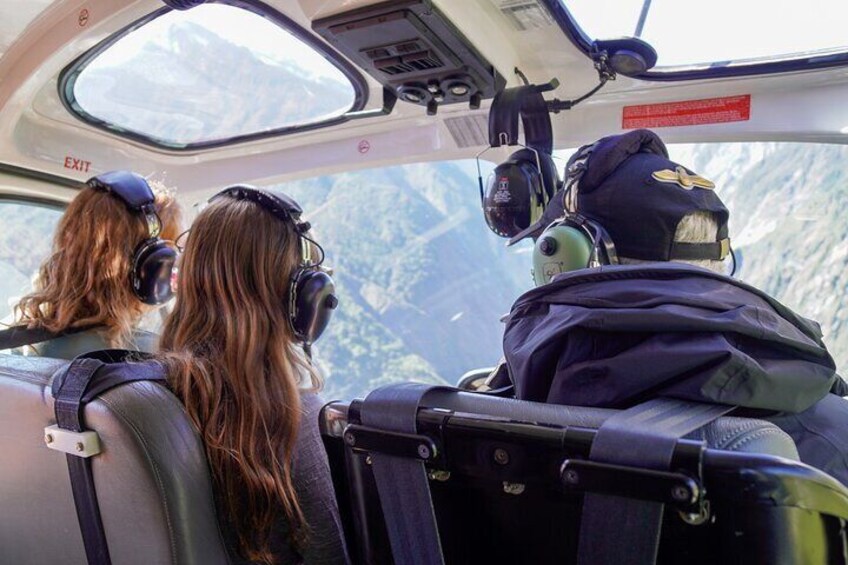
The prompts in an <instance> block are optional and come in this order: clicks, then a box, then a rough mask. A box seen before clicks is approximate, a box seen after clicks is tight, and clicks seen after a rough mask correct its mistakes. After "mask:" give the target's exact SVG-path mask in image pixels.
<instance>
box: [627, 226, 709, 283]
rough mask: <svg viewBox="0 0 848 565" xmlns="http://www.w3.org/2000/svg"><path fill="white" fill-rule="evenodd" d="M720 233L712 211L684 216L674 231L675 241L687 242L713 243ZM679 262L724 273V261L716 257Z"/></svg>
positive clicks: (637, 261)
mask: <svg viewBox="0 0 848 565" xmlns="http://www.w3.org/2000/svg"><path fill="white" fill-rule="evenodd" d="M717 235H718V222H717V221H716V219H715V216H714V215H713V214H712V213H711V212H703V211H699V212H693V213H691V214H688V215H686V216H684V217H683V219H682V220H680V223H679V224H677V229H676V230H675V232H674V241H679V242H686V243H713V242H715V240H716V236H717ZM618 260H619V262H620V263H621V264H622V265H642V264H644V263H655V262H656V261H644V260H641V259H630V258H627V257H619V258H618ZM675 261H676V262H679V263H687V264H689V265H695V266H698V267H703V268H705V269H710V270H711V271H715V272H717V273H721V274H724V272H725V266H724V261H719V260H716V259H691V260H685V261H684V260H675Z"/></svg>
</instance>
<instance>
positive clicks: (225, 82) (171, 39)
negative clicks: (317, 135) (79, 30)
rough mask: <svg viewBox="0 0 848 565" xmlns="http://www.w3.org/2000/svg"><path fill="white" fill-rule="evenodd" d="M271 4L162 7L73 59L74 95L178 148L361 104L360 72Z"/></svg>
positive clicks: (73, 100)
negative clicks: (267, 7)
mask: <svg viewBox="0 0 848 565" xmlns="http://www.w3.org/2000/svg"><path fill="white" fill-rule="evenodd" d="M257 9H258V8H257ZM266 12H267V13H265V14H262V15H260V14H259V13H255V12H252V11H249V10H247V9H243V8H238V7H235V6H228V5H225V4H205V5H202V6H198V7H196V8H193V9H191V10H186V11H167V10H163V11H160V12H158V13H157V14H156V15H155V17H152V18H151V19H149V20H148V21H147V22H145V23H143V25H140V26H137V27H136V28H135V29H131V30H130V31H128V32H125V33H123V34H119V35H118V37H117V38H112V39H111V40H110V41H107V42H106V44H105V45H101V46H100V47H99V48H96V49H95V50H94V51H92V52H91V53H89V54H88V55H87V56H86V57H84V58H83V59H82V60H81V61H79V62H78V63H76V64H75V65H74V66H73V67H71V69H70V70H69V71H68V72H66V73H65V76H64V77H63V90H64V95H65V100H66V102H67V103H68V105H69V106H70V108H71V110H72V111H74V112H75V113H77V114H78V115H79V116H80V117H82V118H83V119H85V120H87V121H89V122H93V123H95V124H97V125H100V126H101V127H106V128H108V129H111V130H113V131H116V132H120V133H122V134H125V135H128V136H131V137H136V138H141V139H143V140H145V141H148V142H152V143H155V144H158V145H163V146H167V147H173V148H191V147H198V146H209V145H220V144H224V143H228V142H232V141H235V140H240V139H245V138H251V137H257V136H262V135H270V134H277V133H284V132H289V131H296V130H298V129H303V128H307V127H316V126H317V125H322V124H328V123H332V122H333V121H334V120H336V119H338V118H339V117H340V116H342V115H343V114H344V113H346V112H348V111H350V110H357V109H359V108H361V106H362V104H364V100H363V99H362V91H363V88H362V86H361V80H362V79H361V77H360V76H359V75H358V73H356V71H354V70H352V69H351V68H349V67H346V66H344V65H343V64H342V63H339V62H337V61H334V60H332V58H331V54H330V53H329V51H326V50H324V48H323V47H321V46H319V44H318V43H317V42H313V40H312V39H311V36H309V35H308V34H307V32H305V31H303V30H301V29H299V28H297V27H296V26H294V24H291V23H289V22H287V21H286V20H285V19H284V18H283V16H281V15H279V14H271V13H270V11H269V10H266ZM284 26H287V27H284ZM354 81H355V82H354Z"/></svg>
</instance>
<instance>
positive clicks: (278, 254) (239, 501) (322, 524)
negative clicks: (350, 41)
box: [160, 187, 347, 564]
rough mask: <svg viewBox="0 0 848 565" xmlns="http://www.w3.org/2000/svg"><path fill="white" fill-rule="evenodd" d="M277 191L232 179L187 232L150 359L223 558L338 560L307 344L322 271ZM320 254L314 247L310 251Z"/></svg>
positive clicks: (325, 282)
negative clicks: (193, 443) (205, 489)
mask: <svg viewBox="0 0 848 565" xmlns="http://www.w3.org/2000/svg"><path fill="white" fill-rule="evenodd" d="M300 214H301V211H300V208H299V207H298V206H297V204H296V203H295V202H294V201H293V200H291V199H289V198H288V197H287V196H285V195H283V194H281V193H276V192H272V191H264V190H258V189H255V188H252V187H233V188H230V189H227V190H225V191H224V192H222V193H220V194H219V195H217V196H216V197H214V198H213V199H212V200H211V201H210V204H209V205H208V206H207V207H206V208H205V209H204V210H202V211H201V213H200V214H199V215H198V217H197V219H196V220H195V221H194V223H193V225H192V228H191V231H190V232H189V235H188V238H187V241H186V242H185V248H184V251H183V254H182V256H181V258H180V267H179V268H180V274H179V285H178V286H179V289H178V292H177V298H176V301H175V305H174V310H173V312H172V313H171V316H170V317H169V319H168V320H167V322H166V324H165V328H164V332H163V334H162V340H161V352H160V358H161V359H162V361H163V362H164V364H165V366H166V369H167V373H168V376H169V381H170V383H171V388H172V390H173V391H174V392H175V393H176V394H177V396H178V397H179V398H180V399H181V400H182V402H183V404H184V405H185V408H186V410H187V412H188V414H189V417H190V419H191V420H192V422H193V423H194V424H195V426H196V427H197V429H198V430H199V432H200V435H201V438H202V440H203V442H204V444H205V447H206V452H207V457H208V459H209V464H210V467H211V471H212V478H213V484H214V490H215V494H216V505H217V508H218V514H219V519H220V522H221V525H222V530H223V532H224V534H225V539H226V541H227V545H228V549H229V551H230V555H231V558H232V559H233V560H234V561H235V562H246V561H247V562H260V563H295V562H299V560H300V559H301V558H302V559H303V561H305V562H306V563H310V564H312V563H322V564H323V563H345V562H346V561H347V556H346V553H345V548H344V543H343V538H342V531H341V525H340V520H339V517H338V509H337V507H336V502H335V498H334V494H333V489H332V483H331V481H330V476H329V466H328V463H327V459H326V455H325V453H324V451H323V447H322V444H321V439H320V435H319V432H318V410H319V408H320V402H319V400H318V398H317V396H316V394H315V392H316V391H317V390H318V389H320V387H321V379H320V376H319V375H318V373H317V372H316V371H315V369H314V368H313V367H312V365H311V362H310V360H309V359H308V357H307V354H304V352H303V351H302V350H303V349H304V348H306V349H307V350H308V346H309V345H310V344H311V343H312V341H314V340H315V339H317V337H318V335H320V333H321V331H323V329H324V327H325V326H326V323H327V321H328V319H329V314H330V311H331V310H332V309H333V308H335V296H334V295H333V284H332V279H330V278H329V276H328V275H327V274H325V273H323V272H322V269H321V268H320V266H319V265H320V261H318V262H317V263H313V262H312V260H311V258H310V255H311V254H312V253H313V252H314V251H316V250H317V249H320V248H317V247H316V245H315V244H314V243H313V242H312V240H311V239H309V236H308V229H309V224H308V223H305V222H301V221H300ZM320 257H321V259H323V251H322V252H321V255H320Z"/></svg>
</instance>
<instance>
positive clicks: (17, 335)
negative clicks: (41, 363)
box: [0, 324, 99, 351]
mask: <svg viewBox="0 0 848 565" xmlns="http://www.w3.org/2000/svg"><path fill="white" fill-rule="evenodd" d="M97 327H99V325H96V324H95V325H88V326H80V327H78V328H68V329H67V330H65V331H63V332H51V331H50V330H46V329H44V328H27V327H24V326H13V327H11V328H9V329H6V330H2V331H0V351H2V350H4V349H15V348H17V347H21V346H24V345H35V344H36V343H41V342H43V341H50V340H51V339H55V338H57V337H62V336H66V335H71V334H75V333H81V332H84V331H87V330H91V329H94V328H97Z"/></svg>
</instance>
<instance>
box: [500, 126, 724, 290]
mask: <svg viewBox="0 0 848 565" xmlns="http://www.w3.org/2000/svg"><path fill="white" fill-rule="evenodd" d="M593 153H595V158H594V160H593V162H592V167H594V168H593V169H592V170H591V171H590V172H589V173H587V165H588V161H589V158H590V157H591V156H592V154H593ZM638 155H642V156H643V157H639V161H631V160H630V159H631V157H633V158H637V156H638ZM625 161H626V162H629V163H633V164H634V165H635V168H631V169H630V170H628V171H627V172H623V173H620V174H619V177H622V175H624V177H622V178H618V179H617V180H612V177H603V176H602V177H601V178H602V179H604V178H606V179H607V180H603V181H599V180H598V177H599V174H600V175H602V174H603V173H604V171H605V170H606V171H612V170H616V171H619V170H621V169H619V168H618V167H619V165H621V164H623V163H624V162H625ZM657 166H661V167H674V170H671V169H668V170H658V169H656V167H657ZM607 174H608V175H609V172H607ZM616 174H618V173H616ZM584 176H585V179H584ZM693 179H695V180H699V181H701V182H704V183H708V184H709V185H710V186H709V187H700V188H701V190H704V189H706V190H705V191H704V192H702V193H698V195H697V196H696V193H694V192H691V191H692V190H693V188H694V186H693V185H694V182H695V181H694V180H693ZM581 182H583V184H584V185H585V186H584V187H582V188H583V190H581V188H580V183H581ZM599 182H602V183H603V184H599ZM622 182H624V183H626V185H627V186H631V185H633V184H634V183H635V184H636V185H640V186H643V187H644V188H645V189H646V190H650V192H647V193H644V194H642V195H639V196H631V202H632V201H633V198H637V199H638V201H639V203H644V201H645V199H649V198H651V197H656V198H662V205H658V206H659V207H658V208H657V210H664V211H665V213H670V214H677V213H681V214H686V213H689V212H690V211H696V210H703V211H709V212H712V213H716V214H720V215H721V216H722V218H723V219H722V220H721V222H720V225H719V228H718V232H717V234H716V240H715V241H713V242H701V243H690V242H676V241H670V242H669V244H670V247H669V249H668V252H667V254H666V256H665V258H664V259H661V260H665V261H670V260H680V261H687V260H723V259H724V258H725V257H726V256H727V255H730V257H731V258H732V259H733V271H732V272H731V273H730V276H733V274H734V272H735V270H736V259H735V257H734V256H733V249H732V247H731V246H730V238H729V237H728V234H727V217H728V212H727V209H726V207H725V206H724V204H723V203H722V202H721V200H720V199H718V197H717V196H715V194H714V193H713V192H712V189H713V188H714V185H712V183H710V182H709V181H708V180H706V179H703V178H701V177H698V176H697V175H694V174H693V173H690V172H688V171H687V169H685V168H684V167H682V166H680V165H676V163H674V162H672V161H669V160H668V153H667V151H666V150H665V146H664V145H663V144H662V141H661V140H660V139H659V138H658V137H657V136H656V134H654V133H653V132H650V131H647V130H635V131H633V132H629V133H627V134H622V135H617V136H610V137H607V138H603V139H601V140H599V141H597V142H595V143H593V144H590V145H586V146H584V147H581V148H580V149H579V150H578V151H577V153H575V154H574V155H573V156H572V157H571V159H569V162H568V165H567V166H566V179H565V183H564V187H563V189H562V190H561V191H560V192H559V193H557V195H556V197H555V199H554V200H553V201H552V202H551V204H550V205H549V206H548V208H547V209H546V210H545V214H543V216H542V218H543V219H542V220H541V221H540V224H541V225H538V227H537V226H531V227H530V228H528V230H525V232H523V233H522V234H519V235H518V236H516V238H513V239H514V240H516V239H518V238H520V237H525V236H526V235H533V233H534V232H535V233H537V234H539V235H538V237H537V239H536V243H535V245H534V248H533V270H532V273H533V280H534V282H535V283H536V285H537V286H539V285H543V284H546V283H548V282H550V281H551V279H553V277H555V276H556V275H558V274H560V273H565V272H569V271H574V270H578V269H585V268H587V267H600V266H602V265H617V264H619V263H620V262H619V258H618V252H617V251H616V246H615V244H614V243H613V238H612V237H611V236H610V233H609V232H607V230H606V229H605V228H604V226H602V225H601V223H599V222H598V221H595V220H594V219H592V218H590V217H588V215H587V213H584V211H583V210H581V211H580V212H579V213H578V207H577V194H578V192H580V193H581V194H582V193H583V192H585V193H586V194H587V195H592V196H593V197H594V198H595V202H596V203H597V202H599V201H600V202H606V203H607V204H605V206H607V208H609V210H608V211H607V212H605V213H606V214H607V215H609V213H610V212H611V211H613V210H616V211H620V212H623V213H624V214H629V213H630V208H628V207H627V200H625V201H624V203H622V202H621V201H616V206H617V207H611V205H610V204H609V200H607V199H604V198H602V197H601V198H600V200H599V197H598V192H597V191H599V190H601V188H600V187H601V186H605V187H606V188H605V190H607V191H609V190H614V189H615V187H617V186H621V183H622ZM615 183H618V184H615ZM660 186H665V187H668V186H675V188H674V189H673V190H674V191H679V192H674V193H671V194H669V193H662V192H659V191H661V190H665V189H662V188H660ZM622 194H623V193H622ZM628 194H629V193H628ZM632 194H636V192H635V191H634V192H633V193H632ZM660 194H663V196H658V195H660ZM684 195H685V196H684ZM607 198H609V196H608V195H607ZM581 202H582V203H583V204H585V203H586V202H584V201H583V200H582V199H581ZM603 206H604V205H601V207H602V208H603ZM604 217H607V216H604ZM680 217H682V215H681V216H680ZM619 219H620V220H622V221H623V219H622V217H621V214H619ZM619 223H620V222H619ZM616 225H617V226H618V229H617V230H613V233H618V234H619V236H620V234H621V233H622V231H621V226H620V225H619V224H616ZM543 227H544V230H542V228H543ZM672 231H673V230H672ZM540 232H541V233H540ZM619 236H617V237H619ZM659 240H662V238H659ZM659 240H658V241H659ZM626 243H627V245H624V244H622V247H623V248H625V249H626V250H627V253H628V255H627V256H631V257H636V258H639V257H640V256H639V255H629V253H633V251H634V249H633V242H630V241H628V242H626ZM653 252H654V251H651V253H653ZM642 258H644V259H649V258H650V257H644V256H643V257H642Z"/></svg>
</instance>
